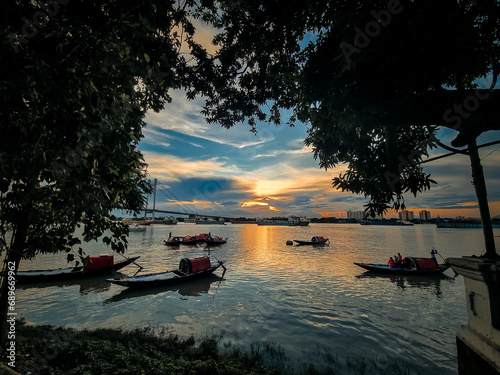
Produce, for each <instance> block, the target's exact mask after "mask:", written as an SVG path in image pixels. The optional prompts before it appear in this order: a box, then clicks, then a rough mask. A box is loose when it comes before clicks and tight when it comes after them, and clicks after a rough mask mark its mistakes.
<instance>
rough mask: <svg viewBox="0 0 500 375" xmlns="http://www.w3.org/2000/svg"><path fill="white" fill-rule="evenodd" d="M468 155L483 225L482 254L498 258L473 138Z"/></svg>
mask: <svg viewBox="0 0 500 375" xmlns="http://www.w3.org/2000/svg"><path fill="white" fill-rule="evenodd" d="M468 150H469V157H470V161H471V169H472V182H473V184H474V189H475V190H476V197H477V203H478V205H479V213H480V215H481V224H482V227H483V236H484V244H485V246H486V253H485V254H484V255H483V257H484V258H487V259H498V258H499V256H498V254H497V252H496V250H495V237H494V236H493V226H492V224H491V216H490V209H489V207H488V196H487V193H486V183H485V181H484V174H483V166H482V165H481V158H480V157H479V152H478V149H477V143H476V141H475V140H474V141H473V142H471V143H469V145H468Z"/></svg>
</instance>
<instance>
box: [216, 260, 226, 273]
mask: <svg viewBox="0 0 500 375" xmlns="http://www.w3.org/2000/svg"><path fill="white" fill-rule="evenodd" d="M215 259H216V260H217V262H219V264H220V266H221V267H222V269H223V270H224V272H222V277H224V274H225V273H226V271H227V268H226V266H225V265H224V262H221V261H220V260H219V259H217V257H215Z"/></svg>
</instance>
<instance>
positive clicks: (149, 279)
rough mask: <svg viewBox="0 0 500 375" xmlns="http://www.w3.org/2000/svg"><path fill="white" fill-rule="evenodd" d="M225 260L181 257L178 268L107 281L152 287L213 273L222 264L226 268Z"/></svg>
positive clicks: (123, 284) (129, 285)
mask: <svg viewBox="0 0 500 375" xmlns="http://www.w3.org/2000/svg"><path fill="white" fill-rule="evenodd" d="M224 262H225V261H224V260H218V261H217V262H216V263H212V262H211V261H210V258H208V257H200V258H184V259H181V261H180V263H179V269H177V270H172V271H166V272H159V273H150V274H146V275H140V276H131V277H123V278H119V279H107V280H106V281H108V282H110V283H113V284H116V285H120V286H124V287H128V288H150V287H155V286H163V285H173V284H178V283H182V282H185V281H188V280H191V279H197V278H201V277H205V276H208V275H211V274H212V273H213V272H214V271H215V270H216V269H217V268H219V267H221V266H222V268H224V270H225V267H224Z"/></svg>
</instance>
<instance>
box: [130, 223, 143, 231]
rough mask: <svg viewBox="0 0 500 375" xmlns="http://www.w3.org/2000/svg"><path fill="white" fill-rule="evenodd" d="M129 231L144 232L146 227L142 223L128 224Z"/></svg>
mask: <svg viewBox="0 0 500 375" xmlns="http://www.w3.org/2000/svg"><path fill="white" fill-rule="evenodd" d="M128 231H129V232H145V231H146V227H145V226H144V225H141V226H139V225H138V224H132V225H129V226H128Z"/></svg>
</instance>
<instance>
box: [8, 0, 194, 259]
mask: <svg viewBox="0 0 500 375" xmlns="http://www.w3.org/2000/svg"><path fill="white" fill-rule="evenodd" d="M195 12H196V4H195V2H194V1H191V0H188V1H184V2H182V3H178V4H176V3H175V2H163V1H138V2H137V1H127V0H125V1H120V2H116V1H92V0H91V1H79V0H75V1H69V0H57V1H55V0H51V1H48V2H46V3H44V2H29V1H27V2H26V1H14V0H12V1H6V2H5V3H4V4H3V7H2V14H1V15H0V19H1V24H2V26H3V27H2V30H1V31H0V33H1V38H0V40H1V47H0V48H1V49H2V51H1V53H0V66H2V69H1V70H0V82H1V85H0V116H1V119H2V120H1V122H0V132H1V134H2V137H1V140H0V160H1V163H0V253H1V252H3V251H5V250H8V251H11V253H13V254H14V255H15V259H16V260H19V259H29V258H33V257H34V256H36V255H37V254H38V253H42V252H43V253H50V252H57V251H61V250H66V251H70V250H71V249H72V248H74V247H75V246H77V245H79V244H80V243H81V241H82V240H84V241H90V240H94V239H97V238H99V237H100V236H101V235H102V234H103V233H104V232H105V231H106V230H109V231H111V236H108V237H104V241H105V242H106V243H110V244H111V245H112V247H113V249H114V250H117V251H123V250H124V248H125V246H126V233H127V229H126V227H125V226H124V225H122V224H120V223H117V222H115V221H114V217H113V216H112V215H111V211H112V210H113V209H123V210H128V211H130V212H138V211H139V210H141V209H142V208H143V207H144V203H145V201H144V193H145V192H147V191H149V189H150V187H149V185H148V183H147V180H146V169H145V163H144V160H143V157H142V154H141V153H140V151H139V150H138V148H137V145H138V142H139V140H140V139H141V137H142V128H143V126H144V125H145V123H144V122H143V117H144V115H145V113H146V111H147V110H155V111H158V110H160V109H162V108H163V105H164V103H165V102H166V101H169V100H170V97H169V94H168V92H169V90H171V89H177V88H182V87H191V86H194V85H196V82H197V76H196V74H195V70H196V69H197V64H196V61H195V60H193V59H192V58H191V57H190V56H186V55H184V54H183V51H185V50H191V51H196V50H202V48H201V47H200V46H199V45H198V44H197V43H195V41H194V39H193V36H194V34H195V28H194V26H193V20H194V19H195V15H194V13H195ZM77 227H82V230H83V235H82V238H77V237H76V235H75V234H74V233H75V229H77Z"/></svg>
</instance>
